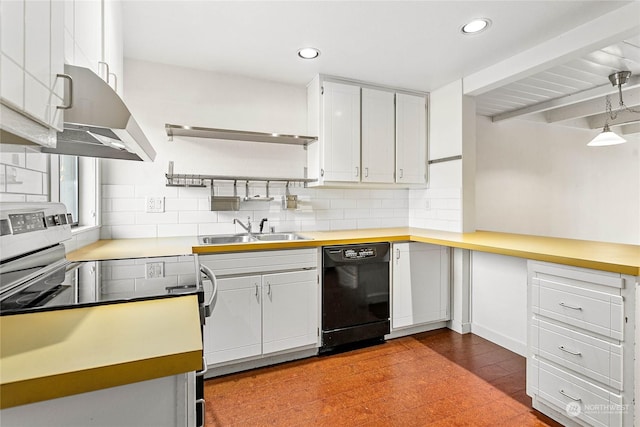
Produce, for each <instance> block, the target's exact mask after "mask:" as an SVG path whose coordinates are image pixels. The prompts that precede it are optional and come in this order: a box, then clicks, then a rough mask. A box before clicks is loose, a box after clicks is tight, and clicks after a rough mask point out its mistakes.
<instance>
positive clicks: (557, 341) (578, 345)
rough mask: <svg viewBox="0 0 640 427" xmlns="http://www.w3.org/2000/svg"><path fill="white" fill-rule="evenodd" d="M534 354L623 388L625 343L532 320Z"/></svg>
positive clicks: (620, 388)
mask: <svg viewBox="0 0 640 427" xmlns="http://www.w3.org/2000/svg"><path fill="white" fill-rule="evenodd" d="M531 333H532V335H533V336H532V345H533V347H534V354H537V355H539V356H540V357H543V358H545V359H547V360H551V361H552V362H555V363H557V364H559V365H562V366H565V367H567V368H569V369H571V370H573V371H575V372H578V373H580V374H583V375H586V376H588V377H590V378H592V379H594V380H596V381H599V382H601V383H603V384H606V385H609V386H611V387H613V388H616V389H618V390H623V376H622V358H623V355H622V346H621V345H616V344H612V343H609V342H606V341H604V340H601V339H597V338H594V337H591V336H589V335H586V334H582V333H580V332H576V331H574V330H571V329H568V328H564V327H561V326H558V325H554V324H551V323H548V322H545V321H543V320H540V319H533V321H532V328H531Z"/></svg>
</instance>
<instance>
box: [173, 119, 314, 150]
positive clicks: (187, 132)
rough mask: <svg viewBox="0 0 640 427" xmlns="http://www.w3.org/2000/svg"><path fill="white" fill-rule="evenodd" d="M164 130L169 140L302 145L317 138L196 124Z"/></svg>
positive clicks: (174, 126) (175, 126)
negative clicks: (202, 139) (188, 138)
mask: <svg viewBox="0 0 640 427" xmlns="http://www.w3.org/2000/svg"><path fill="white" fill-rule="evenodd" d="M164 128H165V131H166V132H167V136H168V137H169V140H173V137H174V136H190V137H195V138H209V139H228V140H233V141H251V142H268V143H273V144H289V145H302V146H304V147H306V146H307V144H309V143H312V142H314V141H317V140H318V137H317V136H304V135H283V134H279V133H264V132H250V131H242V130H231V129H215V128H203V127H196V126H182V125H172V124H169V123H167V124H165V125H164Z"/></svg>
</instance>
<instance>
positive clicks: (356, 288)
mask: <svg viewBox="0 0 640 427" xmlns="http://www.w3.org/2000/svg"><path fill="white" fill-rule="evenodd" d="M389 311H390V309H389V243H371V244H362V245H342V246H326V247H324V248H323V251H322V346H321V348H320V351H321V352H327V351H331V350H333V349H334V348H336V347H338V346H343V345H344V344H351V343H356V342H361V341H370V340H382V339H384V335H385V334H388V333H389V331H390V323H389Z"/></svg>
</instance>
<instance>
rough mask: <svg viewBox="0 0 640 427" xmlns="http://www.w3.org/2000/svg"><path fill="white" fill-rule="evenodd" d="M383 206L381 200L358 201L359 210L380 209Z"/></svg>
mask: <svg viewBox="0 0 640 427" xmlns="http://www.w3.org/2000/svg"><path fill="white" fill-rule="evenodd" d="M381 206H382V202H381V201H380V199H358V200H357V208H358V209H367V208H369V209H378V208H380V207H381Z"/></svg>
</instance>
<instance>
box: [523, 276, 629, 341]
mask: <svg viewBox="0 0 640 427" xmlns="http://www.w3.org/2000/svg"><path fill="white" fill-rule="evenodd" d="M532 285H533V287H532V299H533V301H532V305H533V312H534V313H536V314H540V315H542V316H546V317H549V318H552V319H556V320H559V321H561V322H564V323H568V324H570V325H574V326H577V327H579V328H582V329H585V330H587V331H591V332H595V333H598V334H601V335H604V336H607V337H611V338H615V339H618V340H623V339H624V336H623V328H624V323H623V322H624V316H623V300H622V297H621V296H619V295H611V294H608V293H603V292H597V291H593V290H589V289H584V288H578V287H574V286H568V285H565V284H562V283H557V282H552V281H550V280H546V279H540V278H533V279H532Z"/></svg>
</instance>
